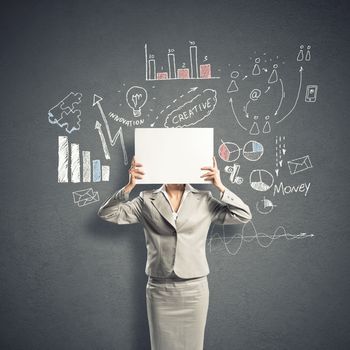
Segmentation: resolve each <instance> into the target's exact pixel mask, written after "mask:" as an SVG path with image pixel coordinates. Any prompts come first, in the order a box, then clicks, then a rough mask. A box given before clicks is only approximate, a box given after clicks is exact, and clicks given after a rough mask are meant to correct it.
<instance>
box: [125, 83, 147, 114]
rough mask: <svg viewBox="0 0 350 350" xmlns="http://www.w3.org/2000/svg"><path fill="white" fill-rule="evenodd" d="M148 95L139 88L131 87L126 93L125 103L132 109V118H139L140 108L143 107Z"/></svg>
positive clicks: (144, 90)
mask: <svg viewBox="0 0 350 350" xmlns="http://www.w3.org/2000/svg"><path fill="white" fill-rule="evenodd" d="M147 98H148V95H147V91H146V89H144V88H143V87H141V86H132V87H131V88H130V89H129V90H128V91H127V92H126V103H127V104H128V106H129V107H130V108H131V109H132V112H133V115H134V117H140V116H141V108H142V107H143V106H144V105H145V103H146V101H147Z"/></svg>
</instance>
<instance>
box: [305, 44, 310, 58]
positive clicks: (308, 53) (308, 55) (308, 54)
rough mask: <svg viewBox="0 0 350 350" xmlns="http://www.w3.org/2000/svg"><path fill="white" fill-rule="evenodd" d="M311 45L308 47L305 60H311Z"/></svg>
mask: <svg viewBox="0 0 350 350" xmlns="http://www.w3.org/2000/svg"><path fill="white" fill-rule="evenodd" d="M310 50H311V45H308V46H307V47H306V55H305V61H311V51H310Z"/></svg>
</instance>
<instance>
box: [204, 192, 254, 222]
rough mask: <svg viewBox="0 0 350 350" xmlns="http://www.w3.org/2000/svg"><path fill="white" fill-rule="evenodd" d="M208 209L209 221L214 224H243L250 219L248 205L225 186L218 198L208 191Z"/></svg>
mask: <svg viewBox="0 0 350 350" xmlns="http://www.w3.org/2000/svg"><path fill="white" fill-rule="evenodd" d="M209 210H210V214H211V221H212V222H213V223H215V224H221V225H232V224H245V223H247V222H249V221H250V220H251V219H252V214H251V212H250V209H249V206H248V205H247V204H245V203H244V202H243V201H242V199H241V198H239V197H238V196H237V195H236V194H234V193H233V192H231V191H230V190H229V189H227V188H225V191H224V192H223V193H222V194H221V199H220V200H218V199H216V198H214V197H213V196H212V194H211V192H209Z"/></svg>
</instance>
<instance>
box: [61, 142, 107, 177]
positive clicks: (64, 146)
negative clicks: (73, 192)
mask: <svg viewBox="0 0 350 350" xmlns="http://www.w3.org/2000/svg"><path fill="white" fill-rule="evenodd" d="M109 174H110V167H109V165H102V164H101V160H100V159H93V160H92V161H91V152H90V151H82V152H81V153H80V145H79V144H78V143H69V140H68V136H58V166H57V181H58V182H59V183H68V182H72V183H79V182H91V179H92V181H93V182H100V181H109ZM69 180H70V181H69Z"/></svg>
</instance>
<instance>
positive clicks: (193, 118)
mask: <svg viewBox="0 0 350 350" xmlns="http://www.w3.org/2000/svg"><path fill="white" fill-rule="evenodd" d="M216 102H217V98H216V91H215V90H212V89H206V90H204V91H203V92H202V93H200V94H198V95H197V96H195V97H194V98H193V99H191V100H190V101H188V102H186V103H184V104H183V105H181V106H180V107H178V108H176V109H175V110H173V111H172V112H171V113H169V114H168V115H167V117H166V119H165V123H164V126H165V127H169V128H172V127H185V126H191V125H194V124H197V123H198V122H200V121H201V120H203V119H204V118H206V117H208V116H209V115H210V113H211V112H212V111H213V110H214V108H215V106H216Z"/></svg>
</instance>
